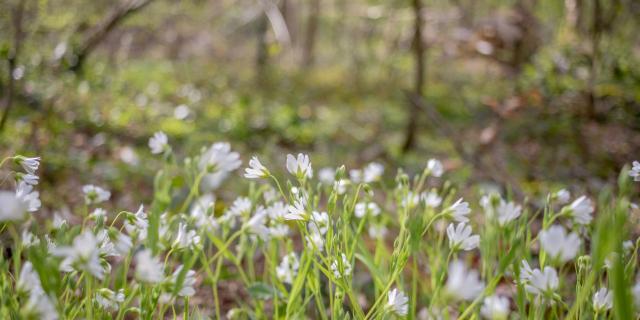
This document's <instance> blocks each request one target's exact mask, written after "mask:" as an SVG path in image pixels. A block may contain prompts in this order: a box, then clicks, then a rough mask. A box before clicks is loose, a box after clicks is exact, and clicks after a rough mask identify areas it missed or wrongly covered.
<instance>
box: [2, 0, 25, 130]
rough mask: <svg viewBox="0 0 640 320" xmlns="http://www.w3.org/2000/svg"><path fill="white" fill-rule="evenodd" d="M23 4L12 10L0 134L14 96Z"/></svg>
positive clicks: (20, 43) (23, 2) (21, 2)
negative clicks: (11, 39)
mask: <svg viewBox="0 0 640 320" xmlns="http://www.w3.org/2000/svg"><path fill="white" fill-rule="evenodd" d="M25 2H26V0H20V2H19V3H18V5H17V6H16V7H15V9H14V10H13V14H12V17H13V21H12V22H13V48H11V49H10V51H9V55H8V58H7V64H8V66H7V67H8V72H7V75H8V79H7V87H6V89H5V90H6V92H5V96H4V99H3V102H4V103H3V106H4V108H3V111H2V118H1V119H0V132H2V131H4V127H5V125H6V123H7V119H8V118H9V111H10V110H11V107H12V106H13V100H14V95H15V92H14V91H15V86H16V80H17V79H16V77H15V76H14V74H13V73H14V72H15V69H16V66H17V65H18V56H19V55H20V48H21V47H22V38H23V36H24V33H23V30H22V19H23V18H24V10H25Z"/></svg>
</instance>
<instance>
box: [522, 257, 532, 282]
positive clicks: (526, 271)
mask: <svg viewBox="0 0 640 320" xmlns="http://www.w3.org/2000/svg"><path fill="white" fill-rule="evenodd" d="M531 276H533V269H531V266H529V262H527V260H522V262H521V266H520V283H522V284H526V283H528V282H529V281H530V280H531Z"/></svg>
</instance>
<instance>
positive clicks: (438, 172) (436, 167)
mask: <svg viewBox="0 0 640 320" xmlns="http://www.w3.org/2000/svg"><path fill="white" fill-rule="evenodd" d="M427 171H429V173H430V174H431V175H432V176H434V177H441V176H442V174H443V173H444V166H443V165H442V162H440V160H437V159H429V161H427Z"/></svg>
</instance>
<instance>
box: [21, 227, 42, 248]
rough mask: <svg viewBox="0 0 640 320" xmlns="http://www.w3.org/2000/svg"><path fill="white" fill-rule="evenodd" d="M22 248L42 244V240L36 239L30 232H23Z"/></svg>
mask: <svg viewBox="0 0 640 320" xmlns="http://www.w3.org/2000/svg"><path fill="white" fill-rule="evenodd" d="M21 239H22V246H23V247H25V248H29V247H32V246H35V245H38V244H39V243H40V239H39V238H38V237H36V236H35V235H34V234H33V233H31V232H30V231H29V230H26V229H25V230H22V237H21Z"/></svg>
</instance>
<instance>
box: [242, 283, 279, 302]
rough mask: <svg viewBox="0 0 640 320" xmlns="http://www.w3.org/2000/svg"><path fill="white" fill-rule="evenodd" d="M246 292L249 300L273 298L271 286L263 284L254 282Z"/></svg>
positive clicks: (273, 290)
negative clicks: (249, 297)
mask: <svg viewBox="0 0 640 320" xmlns="http://www.w3.org/2000/svg"><path fill="white" fill-rule="evenodd" d="M247 290H248V291H249V295H250V296H251V298H253V299H256V300H269V299H271V298H273V295H274V293H275V289H274V288H273V287H272V286H270V285H268V284H266V283H263V282H254V283H252V284H251V285H250V286H249V288H248V289H247Z"/></svg>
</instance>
